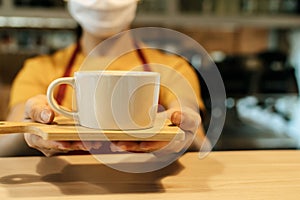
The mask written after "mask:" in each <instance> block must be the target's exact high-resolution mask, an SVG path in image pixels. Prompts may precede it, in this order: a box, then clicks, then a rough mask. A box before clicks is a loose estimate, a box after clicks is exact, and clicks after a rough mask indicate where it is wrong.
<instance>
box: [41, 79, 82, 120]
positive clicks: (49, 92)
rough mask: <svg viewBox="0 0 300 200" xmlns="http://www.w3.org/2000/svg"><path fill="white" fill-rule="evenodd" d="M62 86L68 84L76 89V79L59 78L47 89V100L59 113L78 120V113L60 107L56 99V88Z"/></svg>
mask: <svg viewBox="0 0 300 200" xmlns="http://www.w3.org/2000/svg"><path fill="white" fill-rule="evenodd" d="M61 84H68V85H70V86H72V88H75V79H74V77H63V78H58V79H56V80H54V81H52V82H51V83H50V85H49V86H48V89H47V99H48V103H49V105H50V107H51V108H52V109H53V110H54V111H55V112H57V113H59V114H61V115H64V116H65V117H68V118H75V119H77V118H78V112H75V111H68V110H66V109H64V108H63V107H61V106H60V105H58V103H57V101H56V100H55V98H54V88H55V87H57V86H58V85H61Z"/></svg>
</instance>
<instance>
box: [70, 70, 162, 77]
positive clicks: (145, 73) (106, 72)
mask: <svg viewBox="0 0 300 200" xmlns="http://www.w3.org/2000/svg"><path fill="white" fill-rule="evenodd" d="M74 74H75V75H101V76H128V75H130V76H157V75H159V73H158V72H149V71H125V70H91V71H77V72H75V73H74Z"/></svg>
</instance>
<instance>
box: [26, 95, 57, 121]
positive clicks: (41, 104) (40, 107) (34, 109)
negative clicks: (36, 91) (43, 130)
mask: <svg viewBox="0 0 300 200" xmlns="http://www.w3.org/2000/svg"><path fill="white" fill-rule="evenodd" d="M54 117H55V114H54V111H53V110H52V109H51V108H50V107H49V105H48V103H47V98H46V96H45V95H37V96H35V97H32V98H30V99H29V100H28V101H27V102H26V104H25V118H29V119H31V120H33V121H36V122H40V123H51V122H52V121H53V119H54Z"/></svg>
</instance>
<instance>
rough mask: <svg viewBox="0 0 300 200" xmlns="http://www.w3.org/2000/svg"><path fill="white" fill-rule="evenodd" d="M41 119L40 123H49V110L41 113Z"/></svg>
mask: <svg viewBox="0 0 300 200" xmlns="http://www.w3.org/2000/svg"><path fill="white" fill-rule="evenodd" d="M41 119H42V121H43V122H45V123H48V122H50V119H51V112H50V110H46V109H45V110H43V111H42V112H41Z"/></svg>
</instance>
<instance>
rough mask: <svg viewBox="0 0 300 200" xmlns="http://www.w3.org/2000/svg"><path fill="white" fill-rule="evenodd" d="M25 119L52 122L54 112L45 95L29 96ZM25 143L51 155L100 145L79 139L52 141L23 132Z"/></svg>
mask: <svg viewBox="0 0 300 200" xmlns="http://www.w3.org/2000/svg"><path fill="white" fill-rule="evenodd" d="M24 117H25V119H30V120H32V121H36V122H40V123H45V124H49V123H51V122H53V120H54V117H55V113H54V111H53V110H52V109H51V108H50V107H49V105H48V103H47V98H46V96H45V95H37V96H35V97H32V98H30V99H29V100H28V101H27V102H26V104H25V116H24ZM24 138H25V141H26V142H27V144H28V145H29V146H30V147H32V148H35V149H37V150H39V151H41V152H42V153H43V154H44V155H46V156H52V155H55V154H59V153H67V152H69V151H75V150H84V151H89V150H91V149H92V148H95V149H98V148H100V147H101V143H100V142H84V144H83V143H82V142H81V141H74V142H69V141H52V140H44V139H42V138H41V137H40V136H37V135H35V134H29V133H26V134H24Z"/></svg>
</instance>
